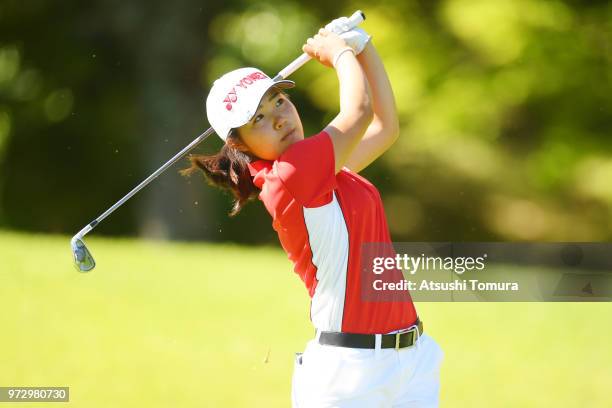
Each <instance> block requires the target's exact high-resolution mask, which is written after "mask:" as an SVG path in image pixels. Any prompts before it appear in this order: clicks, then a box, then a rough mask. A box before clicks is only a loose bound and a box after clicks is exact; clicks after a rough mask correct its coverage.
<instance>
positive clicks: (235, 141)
mask: <svg viewBox="0 0 612 408" xmlns="http://www.w3.org/2000/svg"><path fill="white" fill-rule="evenodd" d="M226 143H227V145H228V146H229V147H231V148H232V149H236V150H238V151H239V152H242V153H244V154H246V155H247V156H249V157H250V158H251V159H258V157H257V156H255V155H254V154H253V153H251V151H250V150H249V148H248V147H247V145H246V144H244V142H243V141H242V139H241V138H240V133H239V131H238V129H232V131H231V133H230V134H229V137H228V138H227V141H226Z"/></svg>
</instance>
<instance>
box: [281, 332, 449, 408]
mask: <svg viewBox="0 0 612 408" xmlns="http://www.w3.org/2000/svg"><path fill="white" fill-rule="evenodd" d="M443 358H444V352H443V351H442V349H441V348H440V346H439V345H438V344H437V343H436V342H435V341H434V339H433V338H431V337H429V336H428V335H427V334H426V333H423V335H422V336H421V337H420V338H419V339H418V341H417V344H416V346H413V347H410V348H403V349H399V350H395V349H380V348H377V349H355V348H346V347H335V346H327V345H320V344H319V343H318V342H317V341H316V339H313V340H311V341H309V342H308V344H307V346H306V350H305V351H304V353H303V354H301V355H299V354H298V355H296V361H295V365H294V372H293V381H292V390H291V399H292V404H293V408H416V407H418V408H426V407H427V408H429V407H437V406H438V400H439V391H440V364H441V362H442V359H443Z"/></svg>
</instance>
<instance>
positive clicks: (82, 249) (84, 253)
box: [70, 237, 96, 272]
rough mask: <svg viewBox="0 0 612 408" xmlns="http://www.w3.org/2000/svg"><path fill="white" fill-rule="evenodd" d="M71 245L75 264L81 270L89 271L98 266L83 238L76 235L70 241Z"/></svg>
mask: <svg viewBox="0 0 612 408" xmlns="http://www.w3.org/2000/svg"><path fill="white" fill-rule="evenodd" d="M70 246H71V247H72V255H74V266H75V267H76V268H77V270H78V271H79V272H89V271H91V270H92V269H93V268H95V267H96V261H94V259H93V256H91V252H89V250H88V249H87V247H86V246H85V243H84V242H83V240H81V239H80V238H78V237H74V238H72V240H71V241H70Z"/></svg>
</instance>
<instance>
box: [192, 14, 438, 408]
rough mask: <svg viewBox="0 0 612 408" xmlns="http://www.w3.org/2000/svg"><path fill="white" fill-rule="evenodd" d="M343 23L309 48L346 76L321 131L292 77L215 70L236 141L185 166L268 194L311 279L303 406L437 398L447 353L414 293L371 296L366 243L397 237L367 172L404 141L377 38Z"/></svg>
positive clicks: (300, 362) (297, 390)
mask: <svg viewBox="0 0 612 408" xmlns="http://www.w3.org/2000/svg"><path fill="white" fill-rule="evenodd" d="M335 22H336V21H335ZM334 24H335V23H334V22H332V23H331V25H328V26H326V28H327V29H321V30H320V31H319V33H318V34H317V35H315V36H314V37H313V38H309V39H308V41H307V43H306V44H305V45H304V47H303V50H304V52H306V53H308V54H309V55H310V56H311V57H313V58H315V59H317V60H318V61H319V62H320V63H321V64H323V65H324V66H326V67H333V68H334V69H335V71H336V74H337V77H338V80H339V83H340V113H338V115H337V116H336V117H335V118H334V119H333V120H332V121H331V122H330V123H329V124H328V125H327V126H326V127H325V128H324V129H323V130H322V131H320V132H319V133H317V134H315V135H313V136H310V137H308V138H304V129H303V128H302V122H301V120H300V116H299V114H298V112H297V110H296V108H295V106H294V105H293V103H291V101H290V100H289V98H288V97H287V95H286V94H285V93H284V91H283V88H287V87H292V86H293V85H294V84H293V82H291V81H286V80H284V81H279V82H274V81H272V80H271V79H270V78H269V77H268V76H266V75H265V74H264V73H263V72H261V71H259V70H258V69H255V68H241V69H238V70H235V71H232V72H229V73H227V74H225V75H223V76H222V77H221V78H219V79H218V80H217V81H215V83H214V85H213V87H212V89H211V91H210V94H209V96H208V98H207V102H206V108H207V115H208V118H209V121H210V123H211V125H212V127H213V128H214V129H215V131H216V133H217V134H218V135H219V136H220V137H221V138H222V139H223V140H224V141H225V145H224V146H223V147H222V148H221V150H220V152H219V153H218V154H216V155H213V156H191V157H190V160H191V164H192V167H191V168H189V169H186V170H185V171H184V173H185V174H189V173H191V172H193V171H195V170H197V169H201V170H202V171H203V172H204V174H205V176H206V177H207V178H208V180H209V181H210V182H211V183H212V184H213V185H216V186H218V187H221V188H224V189H227V190H229V191H230V192H231V193H232V194H233V196H234V198H235V203H234V207H233V209H232V212H231V214H236V213H237V212H238V211H240V209H241V208H242V207H243V206H244V205H245V203H246V202H247V201H249V200H250V199H252V198H254V197H259V199H260V200H261V201H262V202H263V203H264V205H265V207H266V209H267V210H268V212H269V213H270V215H271V216H272V226H273V227H274V229H275V230H276V231H277V232H278V236H279V239H280V243H281V245H282V247H283V249H284V250H285V251H286V252H287V255H288V257H289V259H290V260H291V261H292V262H293V264H294V270H295V272H296V273H297V274H298V275H299V276H300V278H301V279H302V281H303V282H304V283H305V285H306V288H307V290H308V293H309V294H310V296H311V298H312V301H311V310H310V316H311V320H312V323H313V325H314V327H315V328H316V336H315V338H314V339H313V340H311V341H310V342H308V344H307V347H306V350H305V351H304V353H303V354H302V353H298V354H297V355H296V361H295V369H294V374H293V385H292V400H293V406H294V407H316V408H319V407H342V408H344V407H363V408H377V407H435V406H437V405H438V394H439V367H440V362H441V360H442V356H443V353H442V351H441V349H440V347H439V346H438V345H437V344H436V343H435V341H434V340H433V339H432V338H431V337H429V336H427V335H426V334H423V326H422V323H421V322H420V321H419V319H418V317H417V313H416V311H415V308H414V305H413V303H412V300H411V298H410V296H409V294H408V293H407V292H403V294H402V295H397V296H395V297H393V298H381V299H379V300H378V301H376V300H375V301H372V300H371V299H366V298H364V297H363V296H362V295H363V292H362V289H363V285H364V279H363V277H362V276H361V275H360V273H361V268H360V258H361V255H362V251H363V249H362V248H363V245H364V244H367V243H391V238H390V235H389V230H388V227H387V221H386V218H385V213H384V210H383V206H382V201H381V198H380V196H379V193H378V191H377V189H376V188H375V187H374V186H373V185H372V184H371V183H369V182H368V181H367V180H366V179H364V178H363V177H361V176H359V175H358V174H357V173H359V172H360V171H361V170H362V169H364V168H365V167H366V166H368V165H369V164H370V163H372V162H373V161H374V160H375V159H376V158H378V157H379V156H380V155H381V154H382V153H383V152H385V150H387V149H388V148H389V147H390V146H391V145H392V144H393V142H394V141H395V140H396V138H397V136H398V120H397V113H396V109H395V102H394V99H393V93H392V90H391V86H390V84H389V80H388V78H387V75H386V73H385V70H384V67H383V64H382V62H381V60H380V58H379V56H378V54H377V52H376V50H375V49H374V46H373V45H372V42H371V41H369V40H370V37H369V36H368V35H367V34H366V33H365V32H364V31H362V30H360V29H356V30H352V31H350V32H348V33H344V34H341V35H340V36H339V35H337V34H335V33H334V32H341V31H338V30H337V29H336V27H334ZM348 44H350V45H351V46H349V45H348ZM321 92H330V90H321ZM408 216H409V215H408Z"/></svg>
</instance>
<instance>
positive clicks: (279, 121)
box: [274, 118, 286, 130]
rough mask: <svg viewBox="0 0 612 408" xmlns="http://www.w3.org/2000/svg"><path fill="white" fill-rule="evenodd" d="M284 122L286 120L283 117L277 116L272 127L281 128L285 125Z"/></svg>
mask: <svg viewBox="0 0 612 408" xmlns="http://www.w3.org/2000/svg"><path fill="white" fill-rule="evenodd" d="M285 122H286V120H285V119H284V118H277V119H276V121H275V122H274V129H276V130H280V129H282V128H283V126H285Z"/></svg>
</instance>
